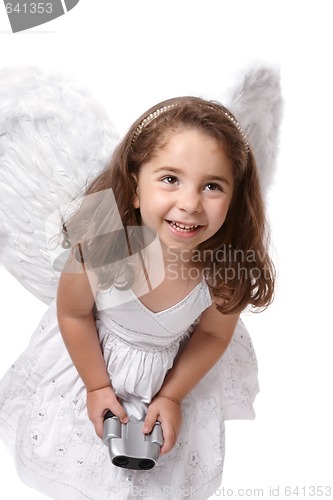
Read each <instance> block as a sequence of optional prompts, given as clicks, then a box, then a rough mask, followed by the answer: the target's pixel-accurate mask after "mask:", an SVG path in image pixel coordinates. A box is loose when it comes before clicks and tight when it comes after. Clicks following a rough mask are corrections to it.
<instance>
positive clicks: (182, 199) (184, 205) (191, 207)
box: [177, 191, 202, 214]
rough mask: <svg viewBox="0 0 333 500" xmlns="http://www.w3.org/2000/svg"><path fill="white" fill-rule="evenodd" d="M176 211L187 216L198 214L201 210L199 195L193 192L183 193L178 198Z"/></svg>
mask: <svg viewBox="0 0 333 500" xmlns="http://www.w3.org/2000/svg"><path fill="white" fill-rule="evenodd" d="M177 206H178V209H179V210H183V211H184V212H187V213H189V214H195V213H200V212H201V210H202V206H201V198H200V194H199V193H197V192H194V191H185V192H183V193H182V194H181V196H179V198H178V203H177Z"/></svg>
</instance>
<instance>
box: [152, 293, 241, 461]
mask: <svg viewBox="0 0 333 500" xmlns="http://www.w3.org/2000/svg"><path fill="white" fill-rule="evenodd" d="M238 319H239V313H237V314H230V315H224V314H222V313H220V312H219V311H218V310H217V309H216V304H215V303H214V304H212V305H211V306H210V307H209V308H208V309H206V310H205V311H204V312H203V313H202V315H201V318H200V322H199V324H198V326H197V327H196V329H195V331H194V332H193V334H192V336H191V338H190V339H189V341H188V342H187V344H186V346H185V348H184V350H183V351H182V352H181V354H180V355H179V357H178V358H177V359H176V361H175V364H174V366H173V367H172V369H171V370H170V371H169V373H168V375H167V376H166V378H165V381H164V383H163V386H162V388H161V389H160V391H159V393H158V394H157V395H156V397H155V398H154V400H153V401H152V403H151V405H150V406H149V410H148V413H147V416H146V420H145V425H144V429H143V430H144V432H150V430H151V429H152V426H153V424H154V423H155V421H156V420H160V421H161V424H162V428H163V435H164V446H163V448H162V452H167V451H169V450H170V449H171V448H172V447H173V445H174V444H175V441H176V438H177V434H178V431H179V427H180V423H181V408H180V403H181V401H182V399H184V397H185V396H186V395H187V394H188V393H189V392H190V391H191V390H192V389H193V388H194V387H195V386H196V385H197V383H198V382H199V381H200V380H201V379H202V377H203V376H204V375H205V374H206V373H207V372H208V371H209V370H210V369H211V368H212V367H213V366H214V365H215V363H217V361H218V360H219V359H220V358H221V356H222V355H223V353H224V352H225V350H226V348H227V347H228V345H229V342H230V340H231V338H232V335H233V332H234V330H235V327H236V324H237V321H238Z"/></svg>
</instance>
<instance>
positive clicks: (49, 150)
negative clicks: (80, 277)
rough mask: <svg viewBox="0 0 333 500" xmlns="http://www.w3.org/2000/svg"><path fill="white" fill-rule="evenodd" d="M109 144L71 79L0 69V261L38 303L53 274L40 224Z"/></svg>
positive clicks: (48, 291)
mask: <svg viewBox="0 0 333 500" xmlns="http://www.w3.org/2000/svg"><path fill="white" fill-rule="evenodd" d="M117 140H118V137H117V134H116V132H115V130H114V128H113V125H112V124H111V123H110V120H109V118H108V117H107V115H106V113H105V111H104V110H103V108H102V107H101V106H100V105H99V104H97V103H96V102H95V101H94V99H93V98H92V97H91V96H90V95H89V93H88V92H86V90H84V89H83V88H82V87H81V86H80V85H79V84H78V83H77V81H76V80H75V79H74V78H73V77H70V76H66V75H63V74H51V73H48V72H46V71H42V70H41V69H39V68H35V67H20V68H6V69H1V70H0V263H2V264H3V265H4V266H5V267H6V268H7V270H8V271H9V272H10V273H11V274H12V275H13V276H14V277H15V278H17V279H18V281H19V282H20V283H22V284H23V285H24V286H25V287H26V288H27V289H28V290H29V291H30V292H32V293H33V294H34V295H35V296H36V297H38V298H39V299H40V300H42V301H43V302H45V303H50V302H51V300H52V299H53V298H54V297H55V294H56V288H57V282H58V277H59V276H58V275H57V274H56V273H55V271H54V268H53V264H52V261H51V258H50V254H49V250H48V248H49V243H48V241H47V238H48V237H49V236H50V234H49V235H46V232H45V221H46V220H47V218H48V217H49V216H50V214H51V213H52V212H54V211H55V210H56V209H57V208H58V207H60V206H63V205H64V204H66V203H68V202H69V201H70V200H71V199H72V198H73V197H75V196H77V195H78V194H79V193H81V192H82V189H83V188H84V186H85V185H86V183H87V179H89V178H90V177H93V176H94V175H95V174H96V173H97V172H98V171H100V170H101V169H102V168H103V167H104V166H105V164H106V163H107V162H108V161H109V159H110V156H111V154H112V151H113V149H114V147H115V144H116V142H117ZM57 230H59V228H57V229H56V228H55V234H56V231H57Z"/></svg>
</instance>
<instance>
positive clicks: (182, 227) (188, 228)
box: [170, 221, 198, 231]
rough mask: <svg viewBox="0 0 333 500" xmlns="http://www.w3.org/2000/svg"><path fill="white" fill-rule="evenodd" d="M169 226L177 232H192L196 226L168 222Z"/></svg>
mask: <svg viewBox="0 0 333 500" xmlns="http://www.w3.org/2000/svg"><path fill="white" fill-rule="evenodd" d="M170 225H171V226H172V227H174V228H175V229H177V230H178V231H193V229H196V228H197V227H198V226H185V225H184V224H179V223H178V222H174V221H170Z"/></svg>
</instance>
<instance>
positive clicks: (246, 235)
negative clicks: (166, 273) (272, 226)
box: [66, 97, 275, 313]
mask: <svg viewBox="0 0 333 500" xmlns="http://www.w3.org/2000/svg"><path fill="white" fill-rule="evenodd" d="M164 107H167V109H166V110H165V111H164V112H162V113H160V114H159V113H156V114H155V115H154V116H155V117H154V118H153V119H151V120H149V119H148V120H146V121H145V122H144V123H145V124H144V126H142V122H143V120H145V119H146V118H147V117H149V116H150V115H152V114H153V113H155V112H156V111H157V110H160V109H161V108H164ZM233 119H234V117H233V115H232V114H231V113H230V111H229V110H227V109H226V108H225V107H224V106H222V105H221V104H220V103H217V102H214V101H207V100H204V99H201V98H197V97H178V98H174V99H169V100H167V101H163V102H161V103H159V104H157V105H156V106H154V107H152V108H151V109H149V110H148V111H147V112H146V113H144V115H142V116H141V117H140V118H138V120H137V121H136V122H135V123H134V124H133V125H132V126H131V128H130V129H129V131H128V132H127V134H126V135H125V137H124V138H123V140H122V141H121V142H120V144H119V145H118V147H117V148H116V150H115V151H114V153H113V156H112V159H111V163H110V165H109V166H108V167H107V168H106V169H104V170H103V171H102V172H101V173H100V174H99V175H98V176H97V178H95V180H93V182H92V183H91V184H90V186H89V187H88V188H87V189H86V192H85V195H89V194H92V193H97V192H100V191H104V190H106V189H108V188H111V189H112V191H113V194H114V197H115V200H116V203H117V207H118V211H119V214H120V217H121V220H122V224H123V226H124V228H127V227H129V226H140V212H139V209H134V207H133V198H134V194H135V189H136V181H135V178H137V176H138V173H139V171H140V167H141V165H142V164H143V163H144V162H147V161H148V160H149V159H150V158H151V157H152V156H153V154H154V153H155V152H156V150H157V149H158V148H160V147H161V146H162V145H163V144H164V143H165V142H166V140H167V138H168V134H170V133H171V132H172V131H174V130H176V129H179V128H184V127H186V128H196V129H198V130H199V131H201V132H203V133H204V134H207V135H208V136H210V137H212V138H214V139H215V140H216V141H217V142H218V143H219V144H220V145H221V147H222V148H223V151H224V153H225V154H226V155H227V157H228V158H229V159H230V160H231V162H232V166H233V177H234V193H233V198H232V201H231V204H230V207H229V211H228V214H227V217H226V220H225V221H224V223H223V225H222V226H221V228H220V229H219V230H218V231H217V233H215V235H213V236H212V237H211V238H210V239H209V240H207V241H205V242H203V243H201V244H200V245H199V247H198V249H197V251H198V252H199V253H200V255H201V257H200V258H199V259H196V260H197V263H196V265H198V266H201V267H204V268H205V271H206V278H207V283H208V284H209V286H210V287H211V290H212V293H213V295H214V296H216V297H219V298H220V299H221V300H220V301H219V302H220V305H219V306H218V309H219V310H220V311H221V312H223V313H232V312H236V311H241V310H243V309H244V308H245V307H247V306H248V305H252V306H253V307H254V308H259V309H260V308H263V307H266V306H267V305H268V304H269V303H270V302H271V301H272V298H273V293H274V281H275V272H274V266H273V263H272V261H271V259H270V257H269V255H268V244H269V242H268V232H267V225H266V221H265V214H264V203H263V199H262V194H261V190H260V183H259V179H258V173H257V168H256V163H255V159H254V156H253V153H252V151H251V149H250V148H248V145H247V144H246V142H245V141H244V136H243V134H242V132H241V131H240V130H239V128H238V127H237V126H236V125H235V122H233ZM138 130H140V132H139V133H138ZM89 210H90V211H91V207H90V209H89ZM86 212H87V210H85V214H86ZM92 212H93V210H92ZM107 216H108V214H107V213H105V217H107ZM87 218H89V217H87V214H86V216H85V217H84V220H85V227H84V228H82V229H84V230H85V231H86V230H87V224H86V221H87ZM80 219H81V220H82V213H80V210H79V211H78V213H76V214H75V215H74V216H73V217H71V218H70V220H69V221H68V223H66V225H67V227H68V224H70V225H72V227H73V226H76V227H79V224H78V222H80ZM95 234H96V232H95ZM119 234H120V233H119V232H118V233H117V232H115V233H114V234H113V236H112V235H107V237H105V236H104V237H103V238H102V239H99V240H98V241H96V238H95V240H94V241H91V242H90V243H89V244H88V243H87V242H85V244H86V247H89V250H88V251H87V249H86V251H85V253H84V255H85V258H86V255H88V256H89V257H88V258H86V264H87V265H88V267H91V268H96V269H97V274H98V267H99V266H101V263H105V262H110V261H111V260H112V258H113V259H114V258H115V256H114V253H116V254H117V252H118V254H117V255H116V258H117V259H118V260H119V259H120V258H122V257H124V255H123V250H121V248H123V246H122V245H120V244H116V245H115V244H114V243H115V242H117V241H118V240H117V238H118V239H119ZM112 238H113V244H112ZM86 239H87V238H86V237H85V240H86ZM139 239H140V238H139ZM79 240H80V237H79V238H77V241H79ZM126 241H127V242H128V238H127V239H126ZM138 245H139V246H140V243H138ZM110 248H111V249H112V250H110ZM110 251H111V252H113V257H112V256H110ZM132 251H133V249H132ZM107 254H108V255H107ZM81 256H82V253H81ZM207 256H208V257H209V259H208V258H207ZM207 264H208V268H209V272H208V273H207ZM115 279H116V277H115V275H114V274H112V272H111V273H109V275H108V276H107V277H106V279H105V276H104V278H103V279H101V281H100V285H101V286H102V287H108V286H111V284H112V282H114V280H115Z"/></svg>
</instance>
